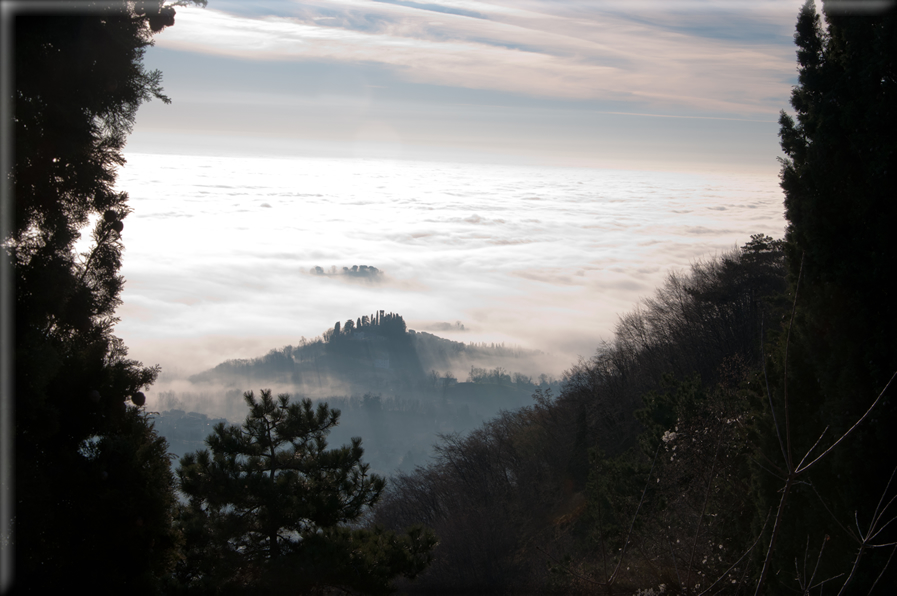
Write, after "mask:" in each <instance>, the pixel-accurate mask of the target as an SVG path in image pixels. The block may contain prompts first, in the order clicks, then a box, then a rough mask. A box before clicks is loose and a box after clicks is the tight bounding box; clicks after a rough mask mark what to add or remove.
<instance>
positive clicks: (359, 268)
mask: <svg viewBox="0 0 897 596" xmlns="http://www.w3.org/2000/svg"><path fill="white" fill-rule="evenodd" d="M308 272H309V273H311V274H312V275H326V276H335V275H344V276H346V277H349V278H360V279H364V280H367V281H374V280H378V279H380V278H381V277H383V276H384V275H385V273H384V272H383V271H381V270H380V269H377V268H376V267H372V266H370V265H352V266H351V267H343V268H341V269H337V267H336V265H331V266H330V268H329V269H324V268H323V267H321V266H319V265H318V266H315V267H312V268H311V269H309V271H308Z"/></svg>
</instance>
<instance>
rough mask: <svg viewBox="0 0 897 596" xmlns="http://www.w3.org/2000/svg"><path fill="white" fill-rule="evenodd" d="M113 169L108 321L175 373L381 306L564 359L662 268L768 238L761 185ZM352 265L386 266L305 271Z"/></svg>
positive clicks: (248, 353) (408, 168)
mask: <svg viewBox="0 0 897 596" xmlns="http://www.w3.org/2000/svg"><path fill="white" fill-rule="evenodd" d="M128 159H129V162H128V165H127V166H126V167H125V168H124V169H123V170H122V172H121V174H120V177H119V186H120V187H121V188H123V189H126V190H128V191H129V192H130V195H131V205H132V206H133V208H134V213H133V214H132V215H131V216H130V217H128V219H127V221H126V226H125V244H126V247H127V252H126V254H125V260H124V263H125V264H124V269H123V273H124V275H125V277H126V279H127V285H126V288H125V291H124V294H123V299H124V304H123V306H122V307H121V308H120V310H119V315H120V316H121V318H122V322H121V323H120V324H119V326H118V328H117V330H118V332H119V333H120V334H121V336H122V337H123V339H125V341H126V344H127V345H129V346H130V347H131V348H132V356H134V357H136V358H138V359H140V360H143V361H145V362H147V363H156V362H158V363H161V364H162V365H163V367H166V369H168V370H181V371H183V372H184V373H191V372H197V371H198V370H201V369H202V368H204V367H208V366H212V365H214V364H217V363H218V362H221V361H223V360H226V359H229V358H244V357H252V356H259V355H261V354H263V353H264V352H266V351H267V350H268V349H270V348H274V347H279V346H280V345H285V344H287V343H292V344H296V343H298V342H299V339H300V337H302V336H305V337H314V336H316V335H318V334H320V333H322V332H323V331H324V330H325V329H327V328H329V327H332V326H333V323H334V322H335V321H337V320H340V321H345V320H346V319H348V318H352V319H354V318H356V317H358V316H361V315H363V314H366V313H369V312H372V311H374V310H380V309H384V310H387V311H392V312H398V313H400V314H402V315H403V316H404V317H405V319H406V321H408V323H409V325H410V326H411V327H412V328H418V329H434V327H433V325H434V321H436V322H438V321H452V322H458V323H459V324H460V325H463V326H464V330H463V332H462V331H461V330H460V327H459V328H458V329H457V330H452V329H447V330H446V331H445V332H444V333H443V332H442V331H440V334H443V335H445V336H446V337H449V338H453V339H456V340H459V341H465V342H467V341H488V342H506V343H507V344H516V345H520V346H522V347H526V348H530V349H539V350H542V351H545V352H550V353H552V354H554V355H555V356H557V357H558V358H557V360H556V361H555V363H554V364H553V366H557V367H561V368H562V367H563V366H567V365H569V364H571V363H572V362H573V361H574V360H575V358H576V356H577V355H583V356H588V355H590V354H591V353H592V352H593V351H594V349H595V348H596V347H597V345H598V342H599V341H600V339H601V338H607V337H609V334H610V332H611V330H612V328H613V325H614V323H615V321H616V318H617V316H618V315H619V314H621V313H623V312H625V311H627V310H629V309H630V308H631V307H632V305H633V304H634V303H635V302H636V301H637V300H638V299H639V298H640V297H643V296H647V295H649V294H651V293H652V292H653V289H654V288H655V287H656V286H657V285H658V284H659V283H661V282H662V281H663V279H664V277H665V275H666V274H667V272H668V271H670V270H671V269H676V268H684V267H687V266H688V265H689V264H690V263H691V262H693V261H694V259H697V258H700V257H706V256H708V255H712V254H715V253H719V252H721V251H723V250H728V249H731V248H733V247H734V246H736V245H739V244H743V243H745V242H746V241H747V240H749V237H750V235H751V234H754V233H766V234H770V235H773V236H777V237H778V236H781V234H782V231H783V227H784V221H783V219H782V207H781V192H780V191H779V189H778V187H777V179H776V177H775V176H774V175H772V176H748V175H741V176H736V175H729V176H722V175H696V174H686V173H658V172H636V171H611V170H594V169H585V168H581V169H577V168H526V167H514V166H488V165H472V164H466V165H465V164H451V163H426V162H398V161H384V160H362V159H356V160H340V159H311V158H306V159H262V158H226V157H218V158H213V157H189V156H165V155H141V154H130V155H128ZM350 263H370V264H375V266H376V267H377V268H378V269H380V270H382V271H383V272H384V275H383V277H382V279H381V280H380V281H379V282H378V283H346V280H345V279H343V276H339V275H336V276H328V275H311V274H309V270H310V269H312V268H314V267H315V266H322V268H324V269H326V268H328V267H329V266H330V265H336V266H337V267H338V268H341V266H344V265H346V264H350ZM453 325H454V323H453ZM532 372H536V373H538V372H552V373H557V372H559V370H550V371H532Z"/></svg>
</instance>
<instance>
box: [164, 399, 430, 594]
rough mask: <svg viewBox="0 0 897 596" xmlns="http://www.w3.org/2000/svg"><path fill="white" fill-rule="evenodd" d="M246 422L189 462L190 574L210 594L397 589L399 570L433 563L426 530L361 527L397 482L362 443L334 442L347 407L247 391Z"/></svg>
mask: <svg viewBox="0 0 897 596" xmlns="http://www.w3.org/2000/svg"><path fill="white" fill-rule="evenodd" d="M244 397H245V399H246V403H247V405H248V406H249V410H250V411H249V415H248V416H247V417H246V421H245V422H244V423H243V425H242V427H240V426H236V425H231V426H226V425H224V424H219V425H217V426H216V427H215V431H214V434H212V435H210V436H209V438H208V439H207V440H206V442H207V443H208V446H209V450H202V451H199V452H197V453H195V454H192V453H191V454H188V455H186V456H184V457H183V458H182V459H181V465H180V468H179V470H178V477H179V479H180V487H181V490H182V491H183V492H184V494H185V495H186V496H187V498H188V499H189V502H188V504H187V505H185V506H183V507H182V508H181V511H180V514H179V518H178V519H179V524H180V527H181V528H182V529H183V532H184V536H185V538H186V551H185V552H186V559H185V560H184V562H183V564H182V565H180V566H179V569H178V579H179V581H180V583H181V585H183V586H184V587H185V588H186V589H187V590H188V591H194V592H198V593H204V592H210V593H211V592H215V593H218V592H223V593H243V592H246V593H252V594H264V593H279V592H281V591H290V592H292V593H296V592H300V593H302V592H311V591H316V590H322V589H324V588H325V587H327V586H334V587H342V588H346V589H353V590H361V591H364V592H366V593H388V592H389V591H390V590H391V589H390V582H391V581H392V580H393V579H394V578H396V577H397V576H399V575H404V576H407V577H413V576H415V575H416V574H417V573H419V572H420V571H422V570H423V569H424V568H425V567H426V565H427V564H428V563H429V561H430V550H431V549H432V547H433V546H434V542H435V540H434V539H433V537H432V535H431V534H430V533H429V532H426V531H424V530H422V529H420V528H417V529H412V530H410V531H409V532H408V533H407V534H404V535H396V534H394V533H391V532H385V531H383V530H380V529H377V528H373V529H370V530H365V529H357V528H355V529H352V528H350V527H349V526H348V525H347V524H350V523H357V522H358V521H359V520H360V518H361V517H362V515H363V514H364V513H365V512H366V511H367V510H368V509H369V508H370V507H372V506H373V505H374V504H375V503H376V502H377V500H378V499H379V498H380V494H381V493H382V491H383V489H384V487H385V485H386V482H385V480H384V479H383V478H381V477H380V476H377V475H375V474H368V466H367V464H364V463H362V461H361V457H362V454H363V450H362V448H361V439H359V438H354V439H352V444H351V445H347V446H343V447H340V448H337V449H327V442H326V437H327V434H328V433H329V431H330V429H332V428H333V427H334V426H336V424H337V423H338V421H339V415H340V413H339V410H330V409H329V408H328V407H327V406H326V404H318V407H317V408H314V407H313V406H312V402H311V400H309V399H303V400H302V401H301V402H299V403H290V397H289V395H287V394H281V395H278V396H277V398H274V397H273V396H272V394H271V391H270V390H262V391H261V393H260V395H259V398H258V399H256V398H255V395H254V394H253V392H251V391H250V392H247V393H246V394H245V395H244Z"/></svg>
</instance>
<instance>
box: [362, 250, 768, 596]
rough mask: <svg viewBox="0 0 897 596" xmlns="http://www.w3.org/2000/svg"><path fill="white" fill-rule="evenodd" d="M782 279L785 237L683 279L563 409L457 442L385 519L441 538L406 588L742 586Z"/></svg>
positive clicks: (553, 402)
mask: <svg viewBox="0 0 897 596" xmlns="http://www.w3.org/2000/svg"><path fill="white" fill-rule="evenodd" d="M784 283H785V282H784V263H783V253H782V250H781V242H777V241H774V240H772V239H771V238H767V237H763V236H756V237H754V238H753V239H752V241H751V242H750V243H748V244H747V245H746V246H745V247H743V248H742V249H740V250H738V251H734V252H732V253H730V254H726V255H723V256H721V257H719V258H717V259H714V260H712V261H709V262H706V263H697V264H695V265H694V266H693V268H692V270H691V272H690V273H689V274H688V275H679V274H674V275H672V276H671V277H670V279H669V280H668V281H667V283H666V284H665V285H664V287H663V288H661V289H660V290H659V291H658V292H657V293H656V295H655V296H654V297H653V298H651V299H649V300H646V301H645V303H644V305H643V307H641V308H640V309H639V310H637V311H636V312H634V313H632V314H630V315H628V316H625V317H623V318H622V319H621V321H620V323H619V324H618V326H617V334H616V337H615V341H614V342H612V343H610V344H607V345H605V346H604V347H603V348H602V349H601V350H600V351H599V352H598V353H597V354H596V356H595V357H594V358H592V359H591V360H590V361H587V362H581V363H579V364H578V365H577V366H575V367H574V368H573V369H571V371H569V372H568V374H567V380H566V384H565V386H564V389H563V390H562V392H561V393H560V395H558V396H557V397H556V398H554V397H553V396H552V395H551V394H550V393H549V394H543V393H541V392H538V393H537V394H536V396H535V397H536V401H535V404H534V405H532V406H530V407H526V408H523V409H520V410H517V411H515V412H506V413H504V414H503V415H502V416H500V417H499V418H497V419H496V420H494V421H492V422H490V423H488V424H486V425H485V426H484V427H483V428H481V429H480V430H478V431H475V432H473V433H471V434H470V435H468V436H466V437H460V436H457V435H454V436H448V437H444V438H443V441H442V443H441V445H440V446H439V447H438V448H437V453H438V455H437V458H436V461H435V463H433V464H432V465H430V466H428V467H425V468H418V469H417V470H416V471H415V472H414V473H412V474H405V475H401V476H399V478H397V479H396V480H395V481H394V482H393V484H392V487H391V488H390V490H389V491H388V493H387V495H386V497H385V498H384V501H383V503H382V504H381V505H380V506H379V507H378V509H377V512H376V517H375V519H376V520H377V521H379V522H381V523H383V524H385V525H386V526H387V527H403V526H405V525H408V524H409V523H415V522H417V523H424V524H426V525H428V526H430V527H432V528H434V530H435V531H436V533H437V535H438V537H439V541H440V542H439V546H438V547H437V549H436V552H435V558H434V563H433V565H432V566H431V567H430V569H428V570H427V571H426V572H424V573H423V574H422V576H421V577H420V578H419V579H418V580H417V581H416V582H414V584H412V585H409V586H406V589H408V590H410V591H416V592H421V593H439V592H441V591H443V590H460V591H471V590H474V591H482V592H492V593H514V592H520V591H530V592H539V591H545V590H556V591H560V592H576V591H583V592H592V591H596V590H599V589H601V590H603V589H609V590H613V589H621V590H625V589H629V590H635V589H636V588H639V587H641V588H645V587H650V586H654V587H657V586H659V584H661V583H664V584H665V585H666V586H667V587H670V588H672V586H679V588H682V587H684V586H686V585H691V586H692V587H694V585H696V584H705V585H706V581H707V578H709V577H714V578H716V577H725V578H726V579H725V581H727V582H731V581H732V580H733V579H734V580H735V581H737V582H741V580H742V579H743V578H744V573H745V570H746V569H747V568H748V567H747V565H746V561H745V562H744V563H741V564H739V565H737V566H735V567H733V568H732V569H731V570H729V569H728V568H729V567H730V566H731V564H732V562H733V561H735V560H738V559H739V557H740V556H741V554H742V552H741V549H743V548H745V547H744V542H745V540H744V537H746V536H750V535H751V534H750V532H751V522H752V520H753V505H752V501H751V500H750V496H751V491H750V482H751V481H750V472H749V470H748V468H747V464H748V459H749V455H750V454H751V451H750V446H751V444H752V443H751V432H752V431H751V429H752V424H753V422H752V418H753V416H754V414H753V412H754V411H755V410H756V407H757V406H756V403H755V402H756V399H755V398H754V397H753V395H752V393H751V392H750V391H749V390H747V391H746V390H745V389H744V388H745V387H746V386H748V385H747V384H748V383H749V382H750V381H751V375H750V371H751V370H752V368H753V367H757V366H759V365H760V362H761V355H762V353H761V341H760V338H761V333H762V331H763V328H764V325H767V324H768V322H769V319H770V318H772V317H774V316H775V313H777V312H778V310H777V306H776V305H777V304H778V302H779V297H780V293H781V292H782V291H783V290H784V287H785V285H784ZM693 350H700V351H701V353H702V354H703V358H695V357H694V356H693V355H691V354H689V351H693ZM748 546H749V545H748ZM677 578H678V579H677Z"/></svg>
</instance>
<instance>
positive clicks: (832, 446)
mask: <svg viewBox="0 0 897 596" xmlns="http://www.w3.org/2000/svg"><path fill="white" fill-rule="evenodd" d="M894 377H897V371H894V374H893V375H891V378H890V380H888V384H887V385H885V388H884V389H882V390H881V393H879V394H878V397H876V398H875V401H874V402H872V405H871V406H869V409H868V410H866V413H865V414H863V416H862V417H861V418H860V419H859V420H857V421H856V422H855V423H854V425H853V426H851V427H850V428H849V429H848V430H847V432H846V433H844V434H843V435H841V438H839V439H838V440H837V441H835V442H834V443H833V444H832V445H831V447H829V448H828V449H826V450H825V451H823V452H822V453H821V454H820V455H819V457H817V458H816V459H814V460H813V461H811V462H810V463H808V464H807V465H806V466H803V467H802V468H799V469H797V470H796V473H798V474H802V473H803V472H806V471H807V470H809V469H810V468H811V467H813V465H814V464H816V462H818V461H819V460H821V459H822V458H823V457H825V456H826V455H828V454H829V452H830V451H831V450H832V449H834V448H835V447H837V446H838V445H839V444H840V443H841V441H843V440H844V439H846V438H847V436H848V435H849V434H850V433H852V432H853V431H854V430H855V429H856V427H858V426H859V425H860V423H861V422H863V421H864V420H865V419H866V418H868V417H869V414H871V413H872V410H873V409H874V408H875V406H877V405H878V402H879V401H881V398H882V397H884V394H885V392H886V391H887V390H888V387H890V386H891V383H892V382H893V381H894Z"/></svg>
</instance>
